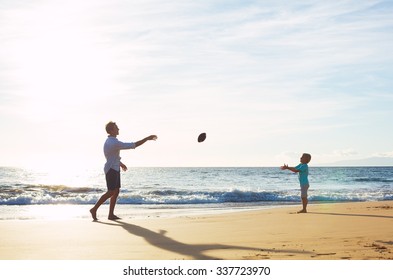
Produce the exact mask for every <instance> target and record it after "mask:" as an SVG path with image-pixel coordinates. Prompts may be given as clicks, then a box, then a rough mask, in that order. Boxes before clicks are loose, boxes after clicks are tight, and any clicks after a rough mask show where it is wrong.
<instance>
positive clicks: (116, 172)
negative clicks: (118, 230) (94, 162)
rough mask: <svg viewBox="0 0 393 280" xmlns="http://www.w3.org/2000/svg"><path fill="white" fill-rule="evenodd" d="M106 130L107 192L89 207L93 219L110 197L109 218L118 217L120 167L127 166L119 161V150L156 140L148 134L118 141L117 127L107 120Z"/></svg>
mask: <svg viewBox="0 0 393 280" xmlns="http://www.w3.org/2000/svg"><path fill="white" fill-rule="evenodd" d="M105 129H106V132H107V133H108V134H109V135H108V138H107V140H106V141H105V144H104V154H105V158H106V163H105V167H104V171H105V179H106V186H107V189H108V190H107V192H106V193H104V194H103V195H102V196H101V197H100V199H99V200H98V201H97V203H96V204H95V205H94V207H93V208H91V209H90V213H91V216H92V218H93V220H94V221H96V220H97V210H98V208H99V207H100V206H101V204H103V203H104V202H105V201H106V200H107V199H109V198H110V204H109V215H108V219H109V220H117V219H120V218H119V217H117V216H116V215H115V214H114V210H115V206H116V201H117V197H118V196H119V192H120V187H121V184H120V168H122V169H123V171H126V170H127V166H125V165H124V164H123V163H122V162H121V161H120V159H121V158H120V150H126V149H135V148H136V147H138V146H140V145H143V144H144V143H145V142H146V141H148V140H156V139H157V136H156V135H150V136H148V137H146V138H143V139H142V140H139V141H137V142H130V143H124V142H121V141H119V140H118V139H117V138H116V137H117V135H119V127H118V126H117V125H116V123H115V122H109V123H108V124H107V125H106V127H105Z"/></svg>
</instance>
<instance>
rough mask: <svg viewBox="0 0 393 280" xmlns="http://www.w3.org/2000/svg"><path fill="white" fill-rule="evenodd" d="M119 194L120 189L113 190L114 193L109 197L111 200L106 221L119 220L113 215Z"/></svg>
mask: <svg viewBox="0 0 393 280" xmlns="http://www.w3.org/2000/svg"><path fill="white" fill-rule="evenodd" d="M119 193H120V188H118V189H116V190H114V193H113V195H112V196H111V200H110V204H109V215H108V219H109V220H118V219H120V218H119V217H117V216H116V215H115V213H114V212H115V206H116V202H117V197H118V196H119Z"/></svg>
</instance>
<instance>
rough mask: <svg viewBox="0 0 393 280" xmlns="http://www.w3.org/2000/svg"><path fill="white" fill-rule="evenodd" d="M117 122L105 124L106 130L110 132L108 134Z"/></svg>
mask: <svg viewBox="0 0 393 280" xmlns="http://www.w3.org/2000/svg"><path fill="white" fill-rule="evenodd" d="M115 125H116V123H115V122H108V123H107V124H106V126H105V130H106V132H108V134H110V133H111V131H112V129H113V128H114V127H115Z"/></svg>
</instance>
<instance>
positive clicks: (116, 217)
mask: <svg viewBox="0 0 393 280" xmlns="http://www.w3.org/2000/svg"><path fill="white" fill-rule="evenodd" d="M120 219H121V218H119V217H118V216H116V215H111V216H108V220H120Z"/></svg>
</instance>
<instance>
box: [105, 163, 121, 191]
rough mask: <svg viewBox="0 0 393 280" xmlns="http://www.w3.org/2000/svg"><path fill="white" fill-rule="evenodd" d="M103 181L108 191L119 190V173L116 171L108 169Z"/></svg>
mask: <svg viewBox="0 0 393 280" xmlns="http://www.w3.org/2000/svg"><path fill="white" fill-rule="evenodd" d="M105 179H106V187H107V188H108V190H109V191H113V190H115V189H120V171H116V170H114V169H112V168H111V169H109V171H108V172H107V173H106V174H105Z"/></svg>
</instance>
